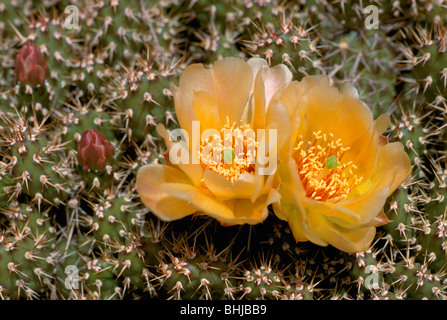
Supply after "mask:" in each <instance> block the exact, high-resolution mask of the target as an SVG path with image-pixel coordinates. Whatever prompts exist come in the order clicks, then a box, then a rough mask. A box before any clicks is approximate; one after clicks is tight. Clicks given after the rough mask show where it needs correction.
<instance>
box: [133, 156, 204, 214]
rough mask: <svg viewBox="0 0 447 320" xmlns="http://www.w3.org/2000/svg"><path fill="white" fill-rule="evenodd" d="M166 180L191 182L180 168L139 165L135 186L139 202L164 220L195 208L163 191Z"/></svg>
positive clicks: (189, 212)
mask: <svg viewBox="0 0 447 320" xmlns="http://www.w3.org/2000/svg"><path fill="white" fill-rule="evenodd" d="M166 181H176V182H177V183H183V184H188V183H191V182H190V180H189V179H188V177H187V176H186V175H185V174H183V173H182V172H181V171H180V170H178V169H175V168H171V167H168V166H165V165H160V164H149V165H145V166H143V167H141V168H140V169H139V170H138V173H137V181H136V187H137V191H138V194H139V196H140V198H141V202H143V204H144V205H145V206H146V207H148V208H149V209H150V210H151V211H152V212H153V213H154V214H155V215H157V216H158V217H159V218H160V219H162V220H164V221H171V220H176V219H181V218H183V217H185V216H187V215H189V214H191V213H194V212H195V211H197V209H196V208H195V207H194V206H193V205H191V204H189V203H188V201H187V200H182V199H179V198H177V197H173V196H171V195H169V194H168V193H166V192H164V191H163V189H162V186H163V184H164V183H166Z"/></svg>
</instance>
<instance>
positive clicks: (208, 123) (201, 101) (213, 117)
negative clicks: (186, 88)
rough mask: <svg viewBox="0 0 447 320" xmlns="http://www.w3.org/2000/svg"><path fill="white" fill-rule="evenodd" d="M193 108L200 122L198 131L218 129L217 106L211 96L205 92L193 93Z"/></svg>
mask: <svg viewBox="0 0 447 320" xmlns="http://www.w3.org/2000/svg"><path fill="white" fill-rule="evenodd" d="M193 108H194V113H195V114H196V117H197V119H199V121H200V131H203V130H205V129H219V128H220V124H221V119H220V114H219V105H218V104H217V101H216V99H215V97H213V95H212V94H210V93H209V92H206V91H195V92H194V103H193Z"/></svg>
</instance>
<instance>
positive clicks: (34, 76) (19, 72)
mask: <svg viewBox="0 0 447 320" xmlns="http://www.w3.org/2000/svg"><path fill="white" fill-rule="evenodd" d="M49 74H50V70H49V68H48V65H47V63H46V62H45V59H44V58H43V56H42V53H41V52H40V50H39V49H38V48H37V46H36V45H35V44H34V43H32V42H28V43H27V44H26V45H25V46H23V47H22V49H20V51H19V53H18V54H17V57H16V66H15V75H16V78H17V80H19V81H20V83H21V84H23V85H30V86H31V87H36V86H37V85H38V84H40V85H41V86H43V85H44V82H45V78H47V77H48V76H49Z"/></svg>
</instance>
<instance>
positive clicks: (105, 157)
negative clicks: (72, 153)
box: [78, 129, 115, 171]
mask: <svg viewBox="0 0 447 320" xmlns="http://www.w3.org/2000/svg"><path fill="white" fill-rule="evenodd" d="M114 153H115V148H114V147H113V144H111V143H110V142H109V141H107V140H106V138H105V137H104V135H103V134H102V133H100V132H98V131H96V130H94V129H90V130H86V131H84V132H83V133H82V136H81V140H80V141H79V142H78V162H79V164H80V165H82V168H83V169H84V171H88V169H92V170H98V171H104V169H105V167H106V165H107V163H108V162H110V160H112V157H113V154H114Z"/></svg>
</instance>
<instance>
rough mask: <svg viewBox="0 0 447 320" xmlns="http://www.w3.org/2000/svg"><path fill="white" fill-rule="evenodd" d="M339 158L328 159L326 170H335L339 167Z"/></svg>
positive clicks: (331, 157)
mask: <svg viewBox="0 0 447 320" xmlns="http://www.w3.org/2000/svg"><path fill="white" fill-rule="evenodd" d="M337 163H338V161H337V157H336V156H330V157H329V158H327V159H326V168H328V169H329V170H330V169H335V167H337Z"/></svg>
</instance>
